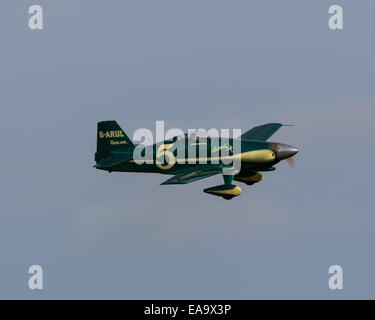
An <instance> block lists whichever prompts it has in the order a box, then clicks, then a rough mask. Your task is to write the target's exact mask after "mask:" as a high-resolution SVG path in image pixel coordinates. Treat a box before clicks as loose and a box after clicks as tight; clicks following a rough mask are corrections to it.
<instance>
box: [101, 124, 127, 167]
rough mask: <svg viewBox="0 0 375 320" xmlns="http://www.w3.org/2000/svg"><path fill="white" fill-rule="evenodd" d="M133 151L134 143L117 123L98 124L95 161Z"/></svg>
mask: <svg viewBox="0 0 375 320" xmlns="http://www.w3.org/2000/svg"><path fill="white" fill-rule="evenodd" d="M133 149H134V144H133V142H132V141H131V140H130V139H129V137H128V136H127V135H126V134H125V132H124V131H123V130H122V129H121V127H120V126H119V125H118V123H117V122H116V121H113V120H111V121H101V122H98V130H97V144H96V153H95V161H100V160H102V159H104V158H107V157H110V156H112V155H113V154H116V153H119V152H121V151H131V150H133Z"/></svg>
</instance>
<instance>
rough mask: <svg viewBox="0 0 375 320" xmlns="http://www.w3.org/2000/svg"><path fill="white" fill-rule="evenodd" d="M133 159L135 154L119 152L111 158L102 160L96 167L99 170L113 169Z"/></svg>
mask: <svg viewBox="0 0 375 320" xmlns="http://www.w3.org/2000/svg"><path fill="white" fill-rule="evenodd" d="M131 159H133V152H118V153H115V154H113V155H112V156H110V157H107V158H103V159H100V160H99V161H98V162H97V163H96V165H95V167H96V168H98V169H105V168H112V167H114V166H116V165H118V164H120V163H122V162H125V161H128V160H131Z"/></svg>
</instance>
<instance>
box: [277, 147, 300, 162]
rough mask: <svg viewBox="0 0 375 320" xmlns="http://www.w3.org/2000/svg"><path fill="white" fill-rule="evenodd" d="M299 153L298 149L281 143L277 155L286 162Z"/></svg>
mask: <svg viewBox="0 0 375 320" xmlns="http://www.w3.org/2000/svg"><path fill="white" fill-rule="evenodd" d="M297 152H298V150H297V148H295V147H293V146H290V145H287V144H284V143H279V144H278V146H277V151H276V155H277V158H278V159H279V160H284V159H288V158H290V157H292V156H294V155H295V154H296V153H297Z"/></svg>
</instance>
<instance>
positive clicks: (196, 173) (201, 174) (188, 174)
mask: <svg viewBox="0 0 375 320" xmlns="http://www.w3.org/2000/svg"><path fill="white" fill-rule="evenodd" d="M219 173H222V169H221V168H220V167H211V168H210V167H209V166H208V167H207V166H205V167H203V166H202V167H196V168H193V169H187V170H184V171H180V172H178V173H177V174H176V175H174V176H173V177H172V178H169V179H168V180H166V181H164V182H163V183H161V184H163V185H164V184H186V183H190V182H194V181H198V180H201V179H204V178H208V177H211V176H214V175H216V174H219Z"/></svg>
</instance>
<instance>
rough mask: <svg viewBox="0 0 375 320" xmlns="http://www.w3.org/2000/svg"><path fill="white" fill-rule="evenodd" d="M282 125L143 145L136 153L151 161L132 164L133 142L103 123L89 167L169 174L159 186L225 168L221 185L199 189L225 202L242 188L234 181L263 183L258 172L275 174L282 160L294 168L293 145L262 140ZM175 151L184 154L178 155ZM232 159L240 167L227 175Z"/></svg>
mask: <svg viewBox="0 0 375 320" xmlns="http://www.w3.org/2000/svg"><path fill="white" fill-rule="evenodd" d="M282 126H283V125H282V124H281V123H267V124H264V125H261V126H257V127H254V128H252V129H251V130H249V131H247V132H245V133H244V134H242V135H241V137H240V138H238V139H231V138H227V139H224V138H221V137H212V138H210V137H207V138H199V137H197V136H195V137H188V136H187V135H186V134H185V135H184V136H176V137H174V138H172V139H169V140H164V141H162V142H158V143H155V144H153V145H150V146H142V148H141V149H139V150H141V151H140V155H141V156H144V155H146V154H149V155H151V158H147V159H146V158H145V159H146V160H143V161H137V160H138V158H136V159H135V158H134V154H135V151H136V148H137V145H134V144H133V142H132V141H131V140H130V139H129V138H128V136H127V135H126V134H125V132H124V131H123V130H122V129H121V128H120V126H119V125H118V124H117V122H116V121H102V122H99V123H98V130H97V150H96V153H95V161H96V164H95V166H94V167H95V168H97V169H100V170H105V171H108V172H150V173H161V174H169V175H173V176H172V177H171V178H169V179H168V180H166V181H164V182H163V183H161V184H162V185H170V184H186V183H190V182H194V181H197V180H201V179H204V178H207V177H210V176H214V175H216V174H221V173H223V169H225V168H227V169H228V170H229V171H228V172H229V174H228V172H227V173H226V174H223V178H224V184H222V185H219V186H215V187H211V188H207V189H204V190H203V191H204V192H206V193H208V194H212V195H216V196H219V197H222V198H224V199H227V200H230V199H232V198H234V197H237V196H239V195H240V194H241V193H242V190H241V188H240V187H239V186H237V185H234V184H233V180H235V181H239V182H242V183H245V184H247V185H253V184H254V183H257V182H260V181H261V180H262V177H263V176H262V174H261V173H260V172H267V171H273V170H275V167H274V165H275V164H277V163H278V162H280V161H281V160H284V159H288V161H289V162H290V163H291V164H293V161H292V159H293V158H292V157H293V156H294V155H295V154H296V153H297V152H298V150H297V149H296V148H295V147H292V146H290V145H287V144H283V143H276V142H267V140H268V139H269V138H270V137H271V136H272V135H273V134H274V133H275V132H276V131H277V130H279V129H280V128H281V127H282ZM138 146H139V147H141V145H138ZM236 146H240V147H241V148H240V152H236ZM179 147H180V149H179ZM189 148H190V149H189ZM178 150H184V151H183V153H182V155H181V152H179V151H178ZM237 150H238V148H237ZM191 151H193V153H191ZM192 154H193V156H192ZM231 160H232V161H235V160H237V161H238V162H239V163H240V165H241V166H240V170H239V171H238V170H237V171H235V170H233V171H230V166H231V165H230V164H229V165H228V161H229V162H230V161H231ZM231 172H233V173H231Z"/></svg>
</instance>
